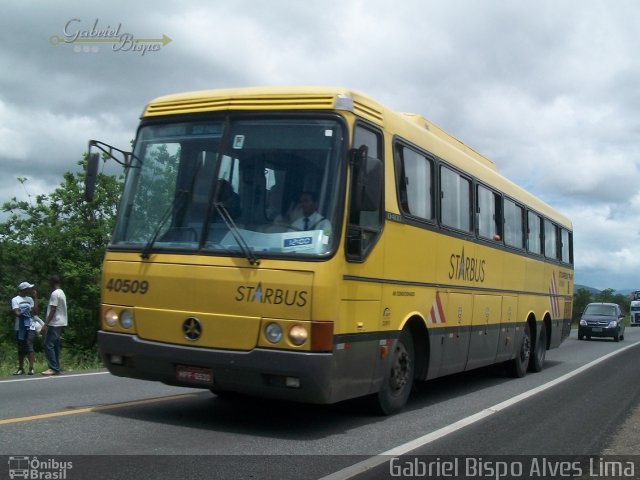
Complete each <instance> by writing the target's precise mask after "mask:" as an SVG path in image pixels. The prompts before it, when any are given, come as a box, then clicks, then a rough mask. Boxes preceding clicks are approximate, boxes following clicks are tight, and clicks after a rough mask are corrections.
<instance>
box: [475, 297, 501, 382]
mask: <svg viewBox="0 0 640 480" xmlns="http://www.w3.org/2000/svg"><path fill="white" fill-rule="evenodd" d="M501 315H502V296H500V295H475V296H474V298H473V319H472V320H471V338H470V340H469V359H468V361H467V366H466V369H467V370H471V369H473V368H478V367H482V366H484V365H489V364H491V363H493V362H494V361H495V359H496V353H497V350H498V338H499V336H500V320H501V318H500V317H501Z"/></svg>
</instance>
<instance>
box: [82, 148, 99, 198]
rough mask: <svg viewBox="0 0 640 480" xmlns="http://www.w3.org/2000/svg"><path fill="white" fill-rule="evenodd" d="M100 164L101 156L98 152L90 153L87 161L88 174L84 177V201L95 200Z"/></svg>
mask: <svg viewBox="0 0 640 480" xmlns="http://www.w3.org/2000/svg"><path fill="white" fill-rule="evenodd" d="M99 162H100V154H99V153H97V152H94V153H91V152H89V159H88V161H87V173H86V175H85V177H84V199H85V200H86V201H87V202H90V201H92V200H93V196H94V194H95V191H96V181H97V178H98V163H99Z"/></svg>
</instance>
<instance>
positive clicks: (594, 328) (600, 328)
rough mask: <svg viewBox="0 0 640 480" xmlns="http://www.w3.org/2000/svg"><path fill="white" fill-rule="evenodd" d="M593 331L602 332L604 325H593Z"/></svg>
mask: <svg viewBox="0 0 640 480" xmlns="http://www.w3.org/2000/svg"><path fill="white" fill-rule="evenodd" d="M591 331H592V332H601V331H602V327H593V328H592V329H591Z"/></svg>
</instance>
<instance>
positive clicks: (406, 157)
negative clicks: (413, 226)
mask: <svg viewBox="0 0 640 480" xmlns="http://www.w3.org/2000/svg"><path fill="white" fill-rule="evenodd" d="M396 154H397V155H398V163H397V165H396V168H397V172H396V175H397V178H398V192H399V195H400V208H401V210H402V211H403V212H404V213H407V214H409V215H412V216H414V217H419V218H423V219H425V220H433V163H432V162H431V160H430V159H428V158H427V157H425V156H424V155H421V154H420V153H417V152H415V151H413V150H411V149H410V148H407V147H405V146H403V145H398V146H397V148H396Z"/></svg>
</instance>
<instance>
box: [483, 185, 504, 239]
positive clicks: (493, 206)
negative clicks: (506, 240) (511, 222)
mask: <svg viewBox="0 0 640 480" xmlns="http://www.w3.org/2000/svg"><path fill="white" fill-rule="evenodd" d="M477 192H478V193H477V201H478V235H479V236H480V237H482V238H488V239H490V240H495V241H500V240H502V229H501V225H500V224H501V223H502V222H501V220H502V212H501V208H500V195H498V194H497V193H495V192H492V191H491V190H489V189H488V188H486V187H483V186H482V185H478V188H477Z"/></svg>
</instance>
